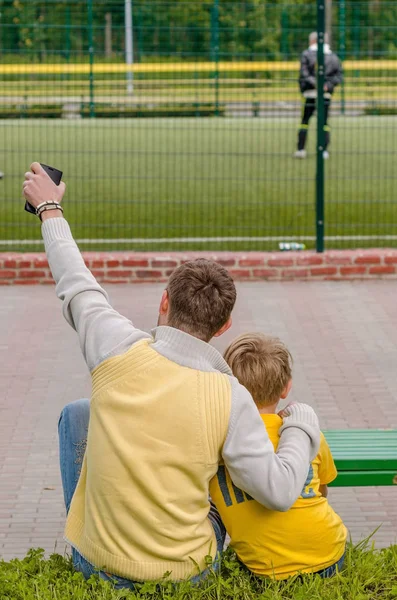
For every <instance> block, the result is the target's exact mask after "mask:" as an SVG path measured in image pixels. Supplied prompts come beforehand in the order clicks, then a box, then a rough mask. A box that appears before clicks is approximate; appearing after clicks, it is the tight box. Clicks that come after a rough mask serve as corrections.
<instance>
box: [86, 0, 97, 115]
mask: <svg viewBox="0 0 397 600" xmlns="http://www.w3.org/2000/svg"><path fill="white" fill-rule="evenodd" d="M87 1H88V55H89V59H90V76H89V77H90V117H91V118H92V117H95V100H94V31H93V29H94V19H93V12H92V8H93V7H92V3H93V0H87Z"/></svg>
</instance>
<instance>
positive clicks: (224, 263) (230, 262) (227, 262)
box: [214, 257, 236, 267]
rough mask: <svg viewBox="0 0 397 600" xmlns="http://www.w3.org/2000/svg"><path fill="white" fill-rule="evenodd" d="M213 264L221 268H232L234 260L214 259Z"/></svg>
mask: <svg viewBox="0 0 397 600" xmlns="http://www.w3.org/2000/svg"><path fill="white" fill-rule="evenodd" d="M214 260H215V262H217V263H218V265H221V266H222V267H234V265H235V264H236V260H235V259H234V258H217V257H215V258H214Z"/></svg>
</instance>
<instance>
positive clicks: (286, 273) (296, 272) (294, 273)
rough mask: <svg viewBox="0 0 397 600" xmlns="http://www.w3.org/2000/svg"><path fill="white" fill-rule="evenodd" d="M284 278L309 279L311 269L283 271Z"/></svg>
mask: <svg viewBox="0 0 397 600" xmlns="http://www.w3.org/2000/svg"><path fill="white" fill-rule="evenodd" d="M281 275H282V277H294V278H295V277H307V276H308V275H309V269H284V270H283V271H281Z"/></svg>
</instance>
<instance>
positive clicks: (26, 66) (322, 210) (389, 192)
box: [0, 0, 397, 251]
mask: <svg viewBox="0 0 397 600" xmlns="http://www.w3.org/2000/svg"><path fill="white" fill-rule="evenodd" d="M324 5H325V3H324V1H323V0H318V1H317V6H316V3H313V2H311V1H302V0H300V1H299V2H298V1H296V2H295V3H278V2H265V1H263V0H251V1H250V2H248V1H247V2H231V1H227V0H209V1H208V2H206V1H200V2H199V1H189V2H188V1H181V0H173V1H172V2H171V1H169V0H164V1H162V0H153V1H152V2H147V1H146V0H73V1H71V0H68V1H67V0H40V1H39V0H29V1H28V0H19V2H17V3H11V2H9V1H8V0H7V1H6V0H0V171H3V172H4V173H5V175H4V178H3V179H2V180H0V205H1V207H2V215H3V219H2V221H1V223H0V250H4V249H10V248H11V249H17V250H19V249H27V248H28V249H34V248H38V247H39V246H40V244H41V241H40V235H39V232H38V230H37V227H36V223H34V220H33V219H32V218H30V217H29V215H25V214H24V212H23V211H22V210H21V206H23V202H22V199H21V196H20V188H21V177H23V173H24V172H25V171H26V168H27V167H28V165H29V164H30V162H31V161H32V160H35V159H38V160H41V161H42V162H46V163H50V164H53V165H54V166H55V167H58V168H60V169H62V170H63V172H64V179H65V181H66V182H67V184H68V192H67V197H66V199H65V214H66V215H67V216H68V219H69V220H70V222H71V225H72V227H73V231H74V233H75V235H76V237H77V238H78V239H80V240H84V241H83V242H82V244H83V246H84V247H87V248H115V249H121V248H135V249H148V250H150V249H184V248H192V249H193V248H196V249H208V248H210V249H217V250H219V249H244V250H261V249H267V250H276V249H277V248H278V245H279V243H280V242H297V243H302V244H305V245H306V246H307V247H310V248H317V250H318V251H322V250H323V249H324V247H328V248H329V247H335V248H347V247H358V246H396V244H397V233H396V229H397V211H396V199H395V194H394V190H395V184H396V178H397V176H396V175H395V168H394V164H395V159H396V155H397V141H396V136H395V135H394V128H395V126H396V124H397V43H396V39H397V35H396V34H397V0H393V1H390V0H386V1H384V2H382V3H379V2H374V1H372V0H367V1H361V0H334V1H333V4H332V15H331V17H332V18H331V19H328V20H327V22H328V21H329V20H330V21H331V23H332V26H331V30H330V32H329V33H331V37H332V48H333V50H334V51H335V52H336V53H337V54H338V56H339V57H340V59H341V60H342V62H343V65H344V72H345V75H344V82H343V84H342V85H341V86H340V87H339V88H337V90H336V92H335V94H334V95H333V98H332V109H331V120H330V123H331V125H332V144H331V146H330V159H329V160H328V161H324V159H323V153H322V150H321V149H322V148H324V139H323V136H324V127H323V125H324V105H323V94H322V91H321V90H322V83H321V82H322V77H323V73H322V69H321V56H322V45H321V43H320V45H319V53H318V71H317V75H318V77H319V84H318V89H319V90H320V94H319V100H318V106H317V109H318V110H317V115H316V116H315V117H313V119H312V121H311V123H310V126H309V137H308V145H307V150H308V156H307V158H306V159H305V160H297V159H294V158H293V154H294V151H295V149H296V137H297V130H298V127H299V122H300V115H301V110H302V96H301V94H300V92H299V88H298V83H297V80H298V70H299V57H300V54H301V52H302V51H303V50H304V49H305V48H306V47H307V43H308V41H307V39H308V35H309V33H310V32H311V31H313V30H318V31H319V34H321V33H322V32H323V31H324V30H325V29H324V28H325V15H324V11H325V8H324ZM321 7H323V8H321ZM130 8H131V12H130V13H128V14H129V15H130V16H129V17H128V18H126V14H127V13H126V11H127V12H128V10H129V9H130ZM320 16H321V19H320ZM128 23H130V25H129V27H127V25H128ZM320 37H321V35H320ZM128 44H129V46H128ZM316 119H318V120H317V135H316V125H315V121H316Z"/></svg>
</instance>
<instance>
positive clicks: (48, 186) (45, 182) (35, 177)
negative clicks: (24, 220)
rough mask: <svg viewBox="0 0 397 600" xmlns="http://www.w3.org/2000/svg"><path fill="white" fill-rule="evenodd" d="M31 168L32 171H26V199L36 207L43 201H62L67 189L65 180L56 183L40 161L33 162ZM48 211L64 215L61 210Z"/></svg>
mask: <svg viewBox="0 0 397 600" xmlns="http://www.w3.org/2000/svg"><path fill="white" fill-rule="evenodd" d="M30 169H31V170H30V171H28V172H27V173H25V181H24V182H23V195H24V196H25V198H26V200H27V201H28V202H30V204H31V205H32V206H33V207H34V208H37V207H38V205H39V204H41V203H42V202H48V201H50V200H56V201H57V202H61V200H62V198H63V195H64V193H65V189H66V186H65V184H64V183H63V181H61V183H60V184H59V185H55V183H54V182H53V181H52V179H51V177H50V176H49V175H47V173H46V172H45V171H44V169H43V167H42V166H41V165H40V164H39V163H38V162H34V163H32V164H31V165H30ZM48 212H51V213H52V212H57V213H59V214H60V216H62V213H61V211H60V210H58V211H48Z"/></svg>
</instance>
